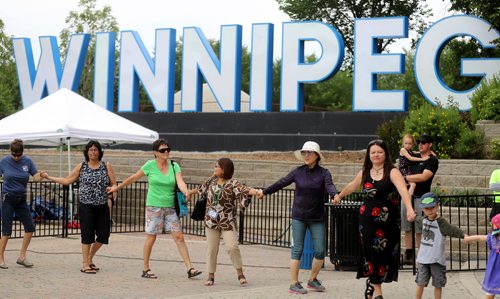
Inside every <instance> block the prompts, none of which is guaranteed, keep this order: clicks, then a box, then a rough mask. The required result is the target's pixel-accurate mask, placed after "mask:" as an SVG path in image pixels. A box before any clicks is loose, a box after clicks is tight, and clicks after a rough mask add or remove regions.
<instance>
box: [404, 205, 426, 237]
mask: <svg viewBox="0 0 500 299" xmlns="http://www.w3.org/2000/svg"><path fill="white" fill-rule="evenodd" d="M413 209H415V213H416V214H417V216H420V215H422V208H421V207H420V197H413ZM401 230H402V231H404V232H409V231H411V222H408V219H406V206H405V204H404V203H403V202H401ZM415 232H416V233H417V234H421V233H422V227H421V226H420V227H419V226H415Z"/></svg>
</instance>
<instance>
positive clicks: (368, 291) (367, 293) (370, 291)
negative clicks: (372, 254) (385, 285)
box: [365, 278, 375, 299]
mask: <svg viewBox="0 0 500 299" xmlns="http://www.w3.org/2000/svg"><path fill="white" fill-rule="evenodd" d="M374 291H375V288H373V286H372V285H371V284H370V278H367V279H366V289H365V299H372V298H373V292H374Z"/></svg>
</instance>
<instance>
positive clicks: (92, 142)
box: [83, 140, 104, 162]
mask: <svg viewBox="0 0 500 299" xmlns="http://www.w3.org/2000/svg"><path fill="white" fill-rule="evenodd" d="M93 146H95V147H97V150H98V151H99V158H98V160H99V161H101V160H102V156H103V155H104V151H103V150H102V146H101V144H100V143H99V141H96V140H90V141H89V143H87V145H86V146H85V149H84V150H83V155H84V156H85V161H87V162H88V161H89V149H90V148H91V147H93Z"/></svg>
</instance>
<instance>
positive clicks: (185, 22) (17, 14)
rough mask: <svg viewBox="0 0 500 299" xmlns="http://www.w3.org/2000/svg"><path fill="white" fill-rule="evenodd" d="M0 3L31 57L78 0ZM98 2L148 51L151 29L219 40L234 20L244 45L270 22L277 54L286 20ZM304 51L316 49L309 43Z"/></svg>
mask: <svg viewBox="0 0 500 299" xmlns="http://www.w3.org/2000/svg"><path fill="white" fill-rule="evenodd" d="M0 3H1V4H0V19H2V20H3V22H4V24H5V28H4V30H5V32H6V33H7V34H8V35H10V36H14V37H26V38H31V44H32V46H33V54H34V56H35V59H36V57H38V55H39V53H40V50H39V45H38V38H39V37H40V36H48V35H50V36H56V37H58V36H59V33H60V32H61V30H62V29H64V28H66V27H67V25H66V23H65V18H66V17H67V16H68V14H69V12H70V11H72V10H78V0H43V1H41V0H1V2H0ZM427 3H428V4H429V6H430V7H431V8H433V11H434V14H435V16H434V17H433V18H432V19H431V20H430V21H436V20H439V19H441V18H443V17H444V16H446V15H448V14H449V13H448V12H447V8H448V7H449V6H450V4H449V1H448V0H445V1H443V0H428V1H427ZM104 5H109V6H111V8H112V11H111V13H112V15H113V16H114V17H115V18H116V19H117V21H118V26H119V28H120V30H122V31H123V30H135V31H137V32H138V33H139V35H140V36H141V38H142V40H143V42H144V45H145V46H146V48H147V49H148V50H150V51H152V49H153V47H154V37H155V29H157V28H174V29H176V30H177V34H178V38H179V37H180V34H182V28H183V27H192V26H197V27H200V28H201V29H202V31H203V33H204V34H205V36H206V37H207V38H212V39H219V36H220V26H221V25H228V24H240V25H242V27H243V44H244V45H250V38H251V25H252V24H253V23H273V24H274V29H275V32H274V35H275V36H274V44H275V49H274V53H275V57H276V56H277V55H278V56H279V55H280V53H281V47H280V43H281V32H280V31H281V25H282V23H283V22H287V21H290V18H289V17H288V16H287V15H286V14H284V13H283V12H281V11H280V10H279V7H278V4H277V2H276V1H275V0H251V1H249V0H212V1H207V0H180V1H168V0H167V1H165V0H164V1H158V0H140V1H137V0H97V8H98V9H100V8H102V7H103V6H104ZM178 38H177V39H178ZM409 42H410V41H409V39H406V40H402V41H400V42H398V43H397V44H396V45H395V46H393V48H392V50H391V52H402V48H408V47H409ZM307 49H309V51H310V52H316V51H317V50H315V47H314V46H311V47H309V48H306V50H307ZM317 54H318V53H317Z"/></svg>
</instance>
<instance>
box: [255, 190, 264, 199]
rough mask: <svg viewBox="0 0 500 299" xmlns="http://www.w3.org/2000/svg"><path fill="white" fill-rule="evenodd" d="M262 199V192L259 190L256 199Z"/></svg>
mask: <svg viewBox="0 0 500 299" xmlns="http://www.w3.org/2000/svg"><path fill="white" fill-rule="evenodd" d="M263 198H264V191H262V189H259V190H258V191H257V199H263Z"/></svg>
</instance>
